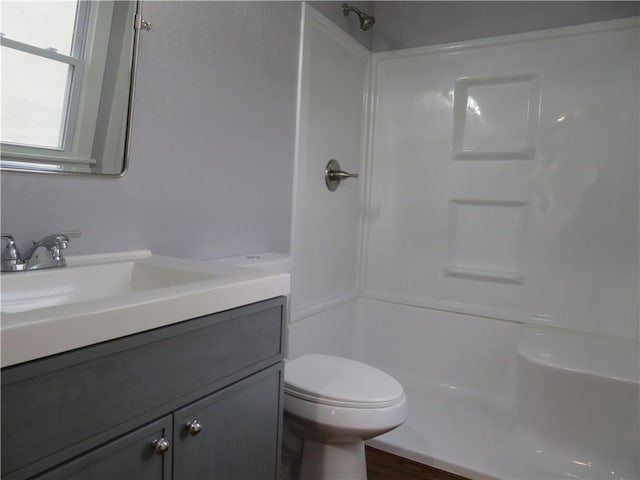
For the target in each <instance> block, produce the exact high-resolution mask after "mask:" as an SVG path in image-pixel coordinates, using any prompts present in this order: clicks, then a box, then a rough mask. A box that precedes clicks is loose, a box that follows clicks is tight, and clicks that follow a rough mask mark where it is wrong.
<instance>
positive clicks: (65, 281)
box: [1, 261, 215, 313]
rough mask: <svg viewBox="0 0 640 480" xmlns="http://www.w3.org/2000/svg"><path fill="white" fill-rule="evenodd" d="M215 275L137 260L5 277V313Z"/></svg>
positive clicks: (128, 292)
mask: <svg viewBox="0 0 640 480" xmlns="http://www.w3.org/2000/svg"><path fill="white" fill-rule="evenodd" d="M214 277H215V275H213V274H208V273H202V272H195V271H189V270H183V269H177V268H172V267H165V266H159V265H153V264H145V263H142V262H136V261H125V262H117V263H107V264H102V265H87V266H82V267H75V268H73V267H70V268H53V269H46V270H35V271H33V272H19V273H15V274H11V275H6V276H3V277H2V283H1V290H2V306H1V311H2V313H16V312H24V311H28V310H35V309H40V308H46V307H53V306H58V305H65V304H71V303H78V302H86V301H88V300H96V299H102V298H109V297H118V296H122V295H127V294H131V293H134V292H142V291H145V290H152V289H158V288H166V287H172V286H178V285H184V284H188V283H192V282H202V281H206V280H211V279H213V278H214Z"/></svg>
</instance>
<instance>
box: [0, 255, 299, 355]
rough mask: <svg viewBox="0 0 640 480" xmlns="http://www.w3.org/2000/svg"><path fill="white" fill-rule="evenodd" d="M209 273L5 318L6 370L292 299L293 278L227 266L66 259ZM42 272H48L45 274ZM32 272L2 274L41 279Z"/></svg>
mask: <svg viewBox="0 0 640 480" xmlns="http://www.w3.org/2000/svg"><path fill="white" fill-rule="evenodd" d="M132 260H133V261H135V262H137V263H142V264H149V265H154V266H161V267H162V266H164V267H169V268H178V269H184V270H190V271H192V272H193V271H195V272H203V273H211V274H212V277H211V278H210V279H207V280H203V281H197V282H192V283H189V284H183V285H175V286H169V287H164V288H156V289H153V290H146V291H136V292H129V293H126V294H123V295H118V296H112V297H106V298H98V299H93V300H88V301H81V302H76V303H68V304H63V305H57V306H50V307H45V308H38V309H34V310H27V311H22V312H17V313H4V312H3V313H2V316H1V326H2V329H1V344H2V351H1V358H2V367H6V366H10V365H15V364H18V363H22V362H26V361H29V360H34V359H37V358H41V357H45V356H48V355H53V354H56V353H61V352H65V351H68V350H73V349H75V348H80V347H84V346H87V345H92V344H95V343H99V342H104V341H106V340H112V339H115V338H118V337H123V336H126V335H131V334H135V333H139V332H143V331H145V330H150V329H153V328H157V327H162V326H165V325H169V324H172V323H176V322H180V321H183V320H188V319H191V318H195V317H199V316H202V315H208V314H211V313H217V312H221V311H224V310H229V309H232V308H236V307H239V306H242V305H247V304H250V303H254V302H259V301H261V300H266V299H269V298H273V297H277V296H280V295H288V294H289V291H290V276H289V274H288V273H274V272H268V271H263V270H257V269H253V268H245V267H237V266H233V265H227V264H225V263H224V262H216V261H198V260H187V259H179V258H173V257H164V256H159V255H152V254H151V252H150V251H148V250H144V251H136V252H120V253H114V254H104V255H86V256H77V257H71V256H70V257H68V258H67V265H68V266H67V267H65V268H67V269H73V268H77V267H82V266H86V265H95V264H105V263H114V262H122V261H132ZM42 272H44V271H42ZM37 274H40V273H39V272H38V271H34V272H15V273H6V274H5V273H3V274H2V277H0V281H1V280H4V279H6V278H7V277H6V276H8V275H37ZM0 304H1V300H0Z"/></svg>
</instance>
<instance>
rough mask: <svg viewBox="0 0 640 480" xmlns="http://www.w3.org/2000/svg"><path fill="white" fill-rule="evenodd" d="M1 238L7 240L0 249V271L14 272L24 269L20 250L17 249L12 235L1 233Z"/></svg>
mask: <svg viewBox="0 0 640 480" xmlns="http://www.w3.org/2000/svg"><path fill="white" fill-rule="evenodd" d="M2 240H6V241H7V246H6V247H4V250H2V271H3V272H15V271H19V270H24V267H25V264H24V263H22V257H21V256H20V250H18V247H17V246H16V242H15V240H14V238H13V235H10V234H8V233H3V234H2Z"/></svg>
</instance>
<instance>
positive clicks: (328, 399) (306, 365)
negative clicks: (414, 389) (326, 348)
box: [284, 354, 405, 409]
mask: <svg viewBox="0 0 640 480" xmlns="http://www.w3.org/2000/svg"><path fill="white" fill-rule="evenodd" d="M284 380H285V393H286V394H287V395H290V396H292V397H295V398H298V399H300V400H304V401H307V402H312V403H314V404H318V405H326V406H332V407H344V408H356V409H384V408H386V407H392V406H394V405H396V404H399V403H402V402H404V401H405V396H404V391H403V389H402V386H401V385H400V383H398V381H397V380H396V379H395V378H393V377H392V376H391V375H388V374H386V373H385V372H383V371H381V370H378V369H377V368H375V367H372V366H370V365H367V364H364V363H362V362H358V361H356V360H351V359H348V358H342V357H335V356H330V355H321V354H307V355H302V356H300V357H298V358H296V359H294V360H291V361H288V362H287V363H286V366H285V374H284Z"/></svg>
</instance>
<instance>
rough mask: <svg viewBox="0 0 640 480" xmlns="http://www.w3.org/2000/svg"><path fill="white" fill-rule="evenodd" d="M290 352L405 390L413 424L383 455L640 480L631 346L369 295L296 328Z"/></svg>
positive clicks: (475, 471)
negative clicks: (364, 366) (361, 368)
mask: <svg viewBox="0 0 640 480" xmlns="http://www.w3.org/2000/svg"><path fill="white" fill-rule="evenodd" d="M354 311H355V312H356V314H355V321H353V320H351V321H349V317H350V316H351V315H353V312H354ZM318 320H320V321H318ZM319 325H322V326H323V327H322V331H321V330H320V329H319ZM290 347H292V349H291V350H290V353H291V354H292V355H293V356H296V355H297V353H302V351H299V352H296V350H298V349H299V348H302V349H304V351H323V352H325V353H331V354H342V355H345V356H349V357H352V358H355V359H357V360H361V361H364V362H367V363H369V364H371V365H374V366H376V367H378V368H381V369H383V370H385V371H387V372H389V373H390V374H392V375H393V376H395V377H396V378H397V379H398V380H399V381H400V382H401V383H402V384H403V386H404V388H405V392H406V395H407V398H408V401H409V409H410V413H409V418H408V420H407V421H406V423H405V424H404V425H402V426H401V427H399V428H398V429H396V430H394V431H392V432H389V433H387V434H385V435H382V436H380V437H378V438H375V439H372V440H370V441H369V442H368V444H370V445H371V446H373V447H376V448H379V449H382V450H385V451H388V452H391V453H395V454H398V455H401V456H404V457H407V458H410V459H412V460H416V461H418V462H421V463H425V464H428V465H432V466H434V467H437V468H440V469H443V470H446V471H449V472H452V473H456V474H459V475H463V476H467V477H470V478H474V479H489V478H500V479H516V478H517V479H559V478H565V479H566V478H569V479H573V478H581V479H587V478H589V479H609V478H611V479H613V478H617V479H620V478H624V479H637V478H639V475H640V466H639V451H640V446H639V444H638V438H639V436H640V432H639V422H640V418H639V410H640V396H639V391H640V382H639V373H638V370H639V360H638V345H637V343H635V342H633V341H630V340H624V339H614V338H609V337H604V336H598V335H591V334H585V333H578V332H569V331H562V330H559V329H554V328H543V327H536V326H525V325H522V324H517V323H514V322H506V321H500V320H494V319H488V318H479V317H473V316H469V315H461V314H455V313H449V312H441V311H435V310H429V309H424V308H417V307H411V306H407V305H400V304H393V303H388V302H382V301H377V300H370V299H362V298H361V299H359V300H358V301H357V302H355V304H351V305H345V306H342V307H339V308H337V309H336V310H335V311H333V312H324V313H323V314H322V318H321V319H318V318H311V319H309V321H308V322H305V321H302V322H300V323H299V324H298V325H295V326H294V327H293V328H292V329H291V330H290Z"/></svg>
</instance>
